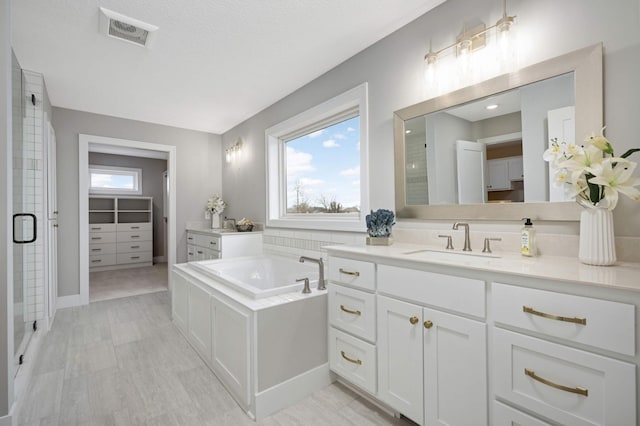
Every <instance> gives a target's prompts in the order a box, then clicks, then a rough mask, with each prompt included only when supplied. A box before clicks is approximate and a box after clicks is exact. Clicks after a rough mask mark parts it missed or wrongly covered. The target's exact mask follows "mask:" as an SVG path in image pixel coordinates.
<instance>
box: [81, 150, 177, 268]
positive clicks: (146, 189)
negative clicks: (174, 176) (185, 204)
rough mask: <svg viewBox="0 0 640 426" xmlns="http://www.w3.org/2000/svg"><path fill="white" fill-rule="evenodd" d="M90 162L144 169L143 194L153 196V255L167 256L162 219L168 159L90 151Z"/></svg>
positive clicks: (92, 163)
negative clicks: (163, 186) (163, 188)
mask: <svg viewBox="0 0 640 426" xmlns="http://www.w3.org/2000/svg"><path fill="white" fill-rule="evenodd" d="M89 164H90V165H101V166H117V167H131V168H138V169H142V195H143V196H145V197H153V257H157V256H165V252H164V243H165V235H164V221H163V220H162V172H164V171H165V170H167V160H157V159H154V158H143V157H130V156H128V155H114V154H103V153H100V152H90V153H89Z"/></svg>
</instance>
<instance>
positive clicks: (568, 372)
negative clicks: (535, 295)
mask: <svg viewBox="0 0 640 426" xmlns="http://www.w3.org/2000/svg"><path fill="white" fill-rule="evenodd" d="M493 330H494V336H493V343H494V348H493V362H494V364H493V376H494V377H493V379H494V380H493V383H494V386H493V388H494V391H495V393H496V395H497V396H499V397H501V398H504V399H505V400H507V401H510V402H512V403H514V404H517V405H520V406H522V407H524V408H526V409H528V410H531V411H533V412H536V413H540V415H541V416H544V417H546V418H549V419H552V420H554V421H556V422H558V423H561V424H563V425H635V424H636V372H635V365H633V364H629V363H626V362H622V361H618V360H614V359H612V358H607V357H603V356H600V355H595V354H592V353H589V352H585V351H581V350H578V349H573V348H569V347H566V346H562V345H558V344H556V343H550V342H547V341H545V340H540V339H536V338H534V337H529V336H525V335H522V334H518V333H513V332H510V331H507V330H502V329H499V328H494V329H493Z"/></svg>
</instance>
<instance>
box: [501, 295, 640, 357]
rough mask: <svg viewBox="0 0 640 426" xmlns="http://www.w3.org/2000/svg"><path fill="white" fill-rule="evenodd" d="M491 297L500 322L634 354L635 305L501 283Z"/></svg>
mask: <svg viewBox="0 0 640 426" xmlns="http://www.w3.org/2000/svg"><path fill="white" fill-rule="evenodd" d="M492 300H493V308H494V319H495V322H497V323H503V324H506V325H511V326H514V327H519V328H523V329H526V330H531V331H536V332H538V333H543V334H546V335H549V336H554V337H560V338H563V339H566V340H568V341H572V342H577V343H583V344H585V345H590V346H595V347H598V348H602V349H606V350H610V351H614V352H618V353H621V354H625V355H630V356H633V355H635V348H636V343H635V334H636V333H635V309H634V305H628V304H625V303H619V302H610V301H607V300H599V299H591V298H588V297H581V296H573V295H569V294H562V293H555V292H551V291H543V290H536V289H531V288H523V287H516V286H513V285H505V284H499V283H494V284H493V286H492Z"/></svg>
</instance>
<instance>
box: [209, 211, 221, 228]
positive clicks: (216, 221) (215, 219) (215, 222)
mask: <svg viewBox="0 0 640 426" xmlns="http://www.w3.org/2000/svg"><path fill="white" fill-rule="evenodd" d="M219 228H220V215H219V214H215V213H211V229H219Z"/></svg>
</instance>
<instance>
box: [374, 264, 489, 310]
mask: <svg viewBox="0 0 640 426" xmlns="http://www.w3.org/2000/svg"><path fill="white" fill-rule="evenodd" d="M378 291H379V292H381V293H385V294H387V295H390V296H395V297H401V298H403V299H406V300H410V301H412V302H413V303H420V304H425V305H430V306H434V307H439V308H445V309H451V310H453V311H456V312H460V313H463V314H467V315H473V316H476V317H479V318H484V317H485V283H484V281H482V280H476V279H472V278H463V277H456V276H453V275H444V274H437V273H434V272H426V271H418V270H415V269H406V268H398V267H395V266H388V265H378Z"/></svg>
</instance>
